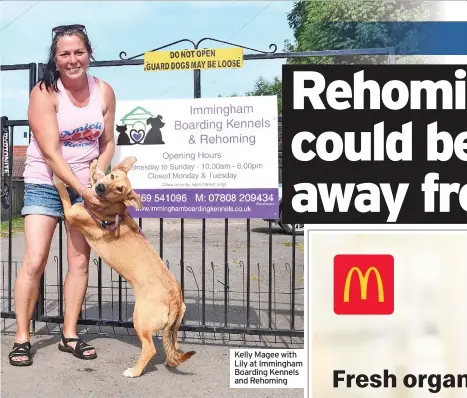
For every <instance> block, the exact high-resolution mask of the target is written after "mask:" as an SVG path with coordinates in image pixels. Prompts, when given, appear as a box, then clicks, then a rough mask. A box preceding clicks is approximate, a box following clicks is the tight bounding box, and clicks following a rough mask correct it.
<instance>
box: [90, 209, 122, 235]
mask: <svg viewBox="0 0 467 398" xmlns="http://www.w3.org/2000/svg"><path fill="white" fill-rule="evenodd" d="M84 208H85V209H86V211H87V212H88V213H89V215H90V216H91V217H92V218H93V219H94V220H96V221H97V223H98V224H99V225H100V226H101V227H102V228H104V229H107V230H109V231H112V232H113V231H115V230H116V229H117V228H118V226H119V225H120V219H121V216H120V214H116V215H115V220H114V221H106V220H99V219H98V218H97V217H96V215H95V214H93V213H92V212H91V211H89V208H88V207H87V206H86V202H84Z"/></svg>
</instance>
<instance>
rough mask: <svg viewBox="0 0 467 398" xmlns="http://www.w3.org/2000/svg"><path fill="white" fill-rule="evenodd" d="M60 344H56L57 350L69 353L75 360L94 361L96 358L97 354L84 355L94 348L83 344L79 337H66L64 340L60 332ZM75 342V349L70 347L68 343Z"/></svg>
mask: <svg viewBox="0 0 467 398" xmlns="http://www.w3.org/2000/svg"><path fill="white" fill-rule="evenodd" d="M62 341H63V345H62V344H60V343H59V344H58V349H59V350H60V351H63V352H71V353H72V354H73V355H74V356H75V357H76V358H80V359H95V358H97V354H96V353H94V354H88V355H84V352H85V351H90V350H95V348H94V347H93V346H92V345H89V344H88V343H86V342H84V341H83V340H81V339H80V338H79V337H68V338H66V337H65V336H64V335H63V332H62ZM75 341H76V347H75V348H73V347H70V346H69V345H68V343H71V342H75Z"/></svg>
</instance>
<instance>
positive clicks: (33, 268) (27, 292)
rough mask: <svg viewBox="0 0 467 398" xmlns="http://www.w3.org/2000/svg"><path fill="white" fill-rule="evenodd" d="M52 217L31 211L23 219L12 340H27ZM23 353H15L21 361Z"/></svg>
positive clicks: (53, 221)
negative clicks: (21, 259) (22, 253)
mask: <svg viewBox="0 0 467 398" xmlns="http://www.w3.org/2000/svg"><path fill="white" fill-rule="evenodd" d="M57 221H58V219H57V218H55V217H50V216H44V215H38V214H31V215H27V216H25V219H24V235H25V243H26V249H25V254H24V259H23V265H22V266H21V267H20V269H19V271H18V275H17V277H16V282H15V293H14V294H15V313H16V326H17V329H16V338H15V340H16V342H17V343H24V342H26V341H30V338H31V336H30V333H29V327H30V323H31V318H32V315H33V313H34V309H35V306H36V303H37V298H38V297H39V283H40V280H41V276H42V274H43V272H44V269H45V266H46V264H47V258H48V257H49V251H50V244H51V242H52V237H53V234H54V231H55V227H56V226H57ZM26 359H27V357H15V358H13V360H16V361H22V360H26Z"/></svg>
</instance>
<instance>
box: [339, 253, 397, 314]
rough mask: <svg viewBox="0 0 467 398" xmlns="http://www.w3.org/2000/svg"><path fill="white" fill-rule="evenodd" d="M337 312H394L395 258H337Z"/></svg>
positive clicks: (383, 256) (369, 255) (346, 255)
mask: <svg viewBox="0 0 467 398" xmlns="http://www.w3.org/2000/svg"><path fill="white" fill-rule="evenodd" d="M334 312H335V313H336V314H337V315H390V314H392V313H393V312H394V258H393V256H391V255H386V254H339V255H337V256H335V257H334Z"/></svg>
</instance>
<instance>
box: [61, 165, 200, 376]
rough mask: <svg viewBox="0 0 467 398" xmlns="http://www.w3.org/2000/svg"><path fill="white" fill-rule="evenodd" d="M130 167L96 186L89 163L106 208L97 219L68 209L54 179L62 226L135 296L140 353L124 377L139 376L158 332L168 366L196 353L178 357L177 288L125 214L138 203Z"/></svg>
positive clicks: (118, 168) (180, 305)
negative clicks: (75, 233) (78, 234)
mask: <svg viewBox="0 0 467 398" xmlns="http://www.w3.org/2000/svg"><path fill="white" fill-rule="evenodd" d="M135 162H136V158H135V157H128V158H126V159H124V160H122V161H121V162H120V163H118V164H117V165H115V167H114V168H113V169H112V171H111V172H110V174H108V175H106V176H105V177H103V178H101V179H99V180H98V181H95V180H94V179H93V174H94V171H95V168H96V161H94V162H92V163H91V182H92V184H93V186H92V189H94V191H95V192H96V193H97V195H99V196H100V197H102V198H103V199H104V200H105V201H106V202H107V203H108V206H107V207H106V209H105V211H103V212H101V213H99V214H97V213H94V212H92V211H91V210H90V209H89V208H87V207H85V206H84V204H83V203H77V204H75V205H73V206H72V205H71V202H70V196H69V195H68V191H67V190H66V186H65V184H64V183H63V182H62V181H60V180H58V179H57V178H56V179H55V186H56V187H57V190H58V192H59V194H60V198H61V200H62V204H63V210H64V215H65V219H66V221H67V222H68V223H69V224H70V225H71V226H73V227H76V228H78V229H79V230H80V231H81V233H82V234H83V235H84V237H85V238H86V240H87V242H88V243H89V245H90V246H91V248H92V249H93V250H94V252H95V253H97V255H98V256H99V257H101V258H102V259H103V260H104V262H106V263H107V264H108V265H109V266H110V267H112V268H113V269H114V270H115V271H116V272H117V273H118V274H119V275H121V276H122V277H123V278H124V279H126V280H127V281H128V283H130V284H131V286H132V288H133V289H134V291H135V309H134V312H133V324H134V328H135V331H136V333H137V335H138V337H139V339H140V340H141V344H142V351H141V355H140V357H139V359H138V361H137V362H136V365H135V366H134V367H133V368H129V369H127V370H126V371H125V372H124V373H123V374H124V375H125V376H127V377H138V376H140V375H141V373H142V372H143V370H144V368H145V367H146V365H147V364H148V362H149V361H150V359H151V358H152V357H153V356H154V355H155V354H156V347H155V346H154V342H153V335H155V334H156V333H157V332H158V331H159V330H163V346H164V351H165V353H166V357H167V365H168V366H171V367H175V366H178V365H179V364H180V363H182V362H183V361H186V360H187V359H188V358H190V357H191V356H192V355H193V354H194V353H195V352H194V351H190V352H187V353H185V354H182V353H181V352H179V351H178V342H177V332H178V329H179V327H180V323H181V321H182V318H183V316H184V314H185V309H186V307H185V304H184V302H183V296H182V290H181V287H180V284H179V283H178V281H177V280H176V279H175V277H174V276H173V275H172V273H171V272H170V271H169V270H168V269H167V267H166V266H165V264H164V262H163V261H162V259H161V258H160V256H159V254H158V253H157V252H156V251H155V250H154V248H153V247H152V246H151V244H150V243H149V241H148V240H147V239H146V238H145V236H144V235H143V233H142V232H141V230H140V229H139V226H138V225H137V224H136V222H135V221H134V220H133V218H132V217H131V216H130V215H129V214H128V212H127V209H126V208H127V206H134V207H135V208H137V209H141V208H142V202H141V199H140V197H139V195H138V194H136V193H135V192H134V191H133V190H132V188H131V184H130V181H129V180H128V177H127V173H128V171H129V170H130V169H131V167H132V166H133V164H134V163H135Z"/></svg>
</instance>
